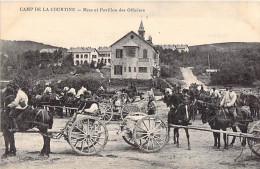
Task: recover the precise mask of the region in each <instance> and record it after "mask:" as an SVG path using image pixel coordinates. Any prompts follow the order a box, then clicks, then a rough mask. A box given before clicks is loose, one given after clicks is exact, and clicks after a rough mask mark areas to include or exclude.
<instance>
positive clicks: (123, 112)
mask: <svg viewBox="0 0 260 169" xmlns="http://www.w3.org/2000/svg"><path fill="white" fill-rule="evenodd" d="M135 112H138V113H140V112H142V109H141V108H140V107H138V106H136V105H125V106H123V107H122V109H121V112H120V115H121V119H122V120H123V121H124V122H126V120H125V118H126V116H128V115H129V114H130V113H135Z"/></svg>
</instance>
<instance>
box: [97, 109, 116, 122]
mask: <svg viewBox="0 0 260 169" xmlns="http://www.w3.org/2000/svg"><path fill="white" fill-rule="evenodd" d="M99 108H100V111H101V120H104V122H105V123H106V124H107V123H109V122H110V121H111V120H112V118H113V114H114V112H113V108H112V105H111V104H100V106H99Z"/></svg>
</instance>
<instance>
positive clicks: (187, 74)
mask: <svg viewBox="0 0 260 169" xmlns="http://www.w3.org/2000/svg"><path fill="white" fill-rule="evenodd" d="M180 69H181V73H182V76H183V78H184V80H183V81H184V82H185V83H186V85H185V86H184V88H186V89H187V88H189V86H190V84H192V83H196V84H198V85H203V87H204V90H207V86H205V84H204V83H202V82H201V81H199V80H198V78H197V77H196V76H195V75H194V74H193V72H192V70H191V67H181V68H180Z"/></svg>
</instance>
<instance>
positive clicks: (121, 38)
mask: <svg viewBox="0 0 260 169" xmlns="http://www.w3.org/2000/svg"><path fill="white" fill-rule="evenodd" d="M130 33H132V34H134V35H135V36H137V37H138V38H139V39H141V40H142V41H143V42H144V43H146V44H148V45H149V46H151V47H152V48H153V49H154V51H155V52H156V53H158V51H157V50H156V49H155V47H154V46H153V45H152V44H150V43H148V42H147V41H146V40H144V39H143V38H141V37H140V36H139V35H137V34H136V33H135V32H134V31H130V32H128V33H127V34H126V35H125V36H123V37H122V38H120V39H118V40H117V41H116V42H115V43H113V44H112V45H111V46H110V47H112V46H113V45H114V44H116V43H117V42H119V41H120V40H121V39H123V38H125V37H126V36H128V35H129V34H130Z"/></svg>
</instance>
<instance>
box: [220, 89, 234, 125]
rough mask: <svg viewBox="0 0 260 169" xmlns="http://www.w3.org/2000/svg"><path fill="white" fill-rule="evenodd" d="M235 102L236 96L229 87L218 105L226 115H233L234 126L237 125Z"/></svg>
mask: <svg viewBox="0 0 260 169" xmlns="http://www.w3.org/2000/svg"><path fill="white" fill-rule="evenodd" d="M236 100H237V94H236V93H235V92H234V91H233V87H232V86H229V87H228V88H227V91H226V93H225V96H224V97H223V99H222V101H221V103H220V106H221V107H224V108H225V111H226V112H227V113H229V114H231V115H233V118H234V124H233V125H234V126H235V125H237V113H236V105H235V103H236Z"/></svg>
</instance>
